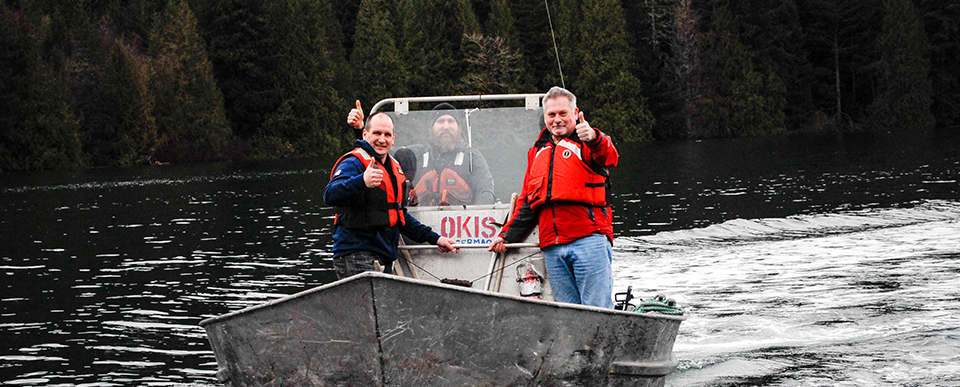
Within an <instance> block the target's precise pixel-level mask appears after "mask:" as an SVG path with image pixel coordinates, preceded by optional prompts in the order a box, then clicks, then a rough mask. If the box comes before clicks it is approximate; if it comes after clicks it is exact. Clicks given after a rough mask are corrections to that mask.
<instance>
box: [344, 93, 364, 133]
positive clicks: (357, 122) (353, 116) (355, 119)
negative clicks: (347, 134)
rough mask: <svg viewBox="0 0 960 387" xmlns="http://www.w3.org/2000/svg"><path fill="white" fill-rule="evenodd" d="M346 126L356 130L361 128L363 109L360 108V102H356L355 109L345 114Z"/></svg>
mask: <svg viewBox="0 0 960 387" xmlns="http://www.w3.org/2000/svg"><path fill="white" fill-rule="evenodd" d="M347 124H348V125H350V126H352V127H354V128H357V129H362V128H363V108H361V107H360V100H359V99H358V100H357V107H356V108H354V109H350V113H348V114H347Z"/></svg>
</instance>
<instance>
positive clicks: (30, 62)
mask: <svg viewBox="0 0 960 387" xmlns="http://www.w3.org/2000/svg"><path fill="white" fill-rule="evenodd" d="M0 16H2V19H0V171H3V170H36V169H55V168H69V167H75V166H78V165H80V142H79V138H78V128H79V123H78V121H77V119H76V118H75V117H74V116H73V114H71V112H70V107H69V97H68V89H67V87H66V85H65V84H64V82H63V78H62V76H61V72H60V71H59V69H57V68H54V67H52V66H50V65H49V64H48V63H47V62H46V59H45V58H44V56H43V55H42V46H43V45H44V43H45V40H46V34H47V31H46V29H45V28H46V26H45V24H44V23H42V21H41V17H40V16H39V14H35V13H30V12H17V11H12V10H9V9H8V8H7V7H6V6H2V5H0Z"/></svg>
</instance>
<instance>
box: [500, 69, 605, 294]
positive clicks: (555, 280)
mask: <svg viewBox="0 0 960 387" xmlns="http://www.w3.org/2000/svg"><path fill="white" fill-rule="evenodd" d="M577 118H579V120H580V123H579V124H578V123H577ZM543 121H544V123H545V124H546V127H545V128H544V129H543V130H542V131H541V132H540V136H539V137H538V139H537V141H536V143H534V145H533V147H532V148H530V150H529V151H528V152H527V172H526V175H525V176H524V179H523V189H522V191H521V192H520V197H519V199H518V201H517V206H516V210H514V212H513V214H511V217H510V221H508V222H507V224H506V225H504V226H503V229H502V230H501V232H500V234H499V235H498V236H497V237H495V238H494V239H493V241H491V242H490V245H489V247H488V248H487V249H488V250H490V251H496V252H499V253H502V252H504V251H506V246H505V245H504V243H506V242H519V241H522V240H523V239H525V238H526V236H527V235H528V234H529V233H530V231H531V230H532V229H533V226H535V225H538V226H539V232H540V250H542V251H543V257H544V263H545V265H546V267H547V275H548V276H549V277H550V286H551V287H552V288H553V297H554V300H555V301H557V302H568V303H576V304H584V305H593V306H599V307H604V308H613V298H612V295H613V269H612V268H611V259H612V255H613V254H612V245H613V212H612V211H611V209H610V203H609V201H608V200H607V193H608V190H609V185H608V184H607V178H608V176H609V174H608V171H607V168H609V167H614V166H616V165H617V161H618V160H619V157H620V156H619V154H618V153H617V148H616V147H614V146H613V141H612V140H611V139H610V137H609V136H607V135H605V134H603V133H601V132H600V131H599V130H597V129H595V128H593V127H591V126H590V124H589V123H587V121H586V120H585V119H584V115H583V112H582V111H580V110H579V109H577V97H576V96H574V95H573V93H571V92H569V91H567V90H566V89H563V88H560V87H556V86H555V87H553V88H552V89H550V91H548V92H547V94H546V95H545V96H544V97H543Z"/></svg>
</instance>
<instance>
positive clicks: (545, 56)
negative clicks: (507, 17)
mask: <svg viewBox="0 0 960 387" xmlns="http://www.w3.org/2000/svg"><path fill="white" fill-rule="evenodd" d="M548 3H549V4H548ZM547 6H549V7H550V11H551V13H555V12H557V7H558V6H559V1H557V0H545V1H543V2H534V1H520V2H514V3H513V4H511V5H510V10H511V11H512V14H513V16H514V19H515V20H516V21H515V23H514V26H515V27H516V29H515V30H516V34H517V37H518V42H517V48H518V50H519V51H520V55H521V56H522V57H523V61H524V62H525V65H524V66H525V67H524V69H525V71H524V72H525V73H526V74H528V75H527V82H529V86H528V89H530V90H532V91H534V92H540V93H544V92H546V91H547V90H548V89H549V88H550V87H551V86H554V85H559V84H560V75H559V71H558V68H557V57H556V55H555V53H554V46H553V37H552V35H551V28H550V23H549V20H550V18H548V14H547Z"/></svg>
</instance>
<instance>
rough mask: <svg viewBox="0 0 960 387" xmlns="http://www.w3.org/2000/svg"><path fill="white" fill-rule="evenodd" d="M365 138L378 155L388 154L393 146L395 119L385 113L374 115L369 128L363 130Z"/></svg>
mask: <svg viewBox="0 0 960 387" xmlns="http://www.w3.org/2000/svg"><path fill="white" fill-rule="evenodd" d="M363 140H364V141H366V142H368V143H370V145H371V146H373V150H374V151H376V152H377V154H378V155H380V156H383V155H385V154H387V152H390V147H392V146H393V140H394V138H393V120H391V119H390V117H389V116H387V115H385V114H378V115H376V116H373V118H371V119H370V122H369V126H368V127H367V129H364V130H363Z"/></svg>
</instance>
